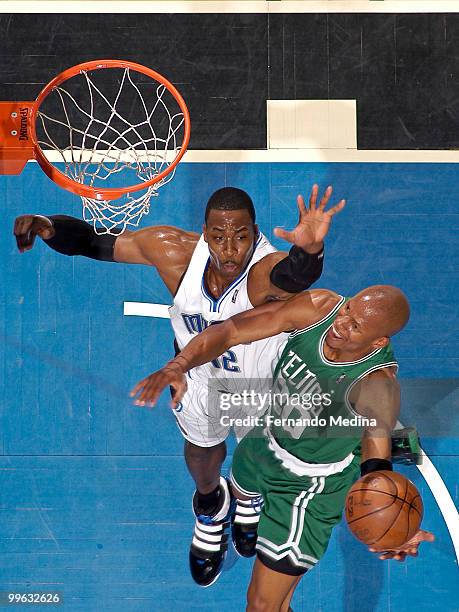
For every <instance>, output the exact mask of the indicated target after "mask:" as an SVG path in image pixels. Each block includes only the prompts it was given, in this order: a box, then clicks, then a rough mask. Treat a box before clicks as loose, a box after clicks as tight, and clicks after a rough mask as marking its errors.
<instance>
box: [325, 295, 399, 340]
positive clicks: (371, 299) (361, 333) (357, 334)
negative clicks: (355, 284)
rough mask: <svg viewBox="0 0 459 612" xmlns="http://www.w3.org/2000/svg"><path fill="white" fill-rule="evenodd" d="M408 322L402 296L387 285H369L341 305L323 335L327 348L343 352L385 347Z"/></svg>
mask: <svg viewBox="0 0 459 612" xmlns="http://www.w3.org/2000/svg"><path fill="white" fill-rule="evenodd" d="M409 318H410V306H409V304H408V300H407V298H406V296H405V294H404V293H403V292H402V291H400V289H397V287H392V286H391V285H373V286H372V287H367V288H366V289H363V290H362V291H359V293H357V294H356V295H354V297H352V298H351V299H350V300H348V301H347V302H345V304H343V306H341V308H340V309H339V311H338V314H337V316H336V318H335V321H334V323H333V325H332V327H331V328H330V330H329V331H328V333H327V336H326V342H327V344H328V346H329V347H330V348H333V349H345V350H346V351H356V352H358V351H362V350H365V349H369V350H371V349H378V348H382V347H383V346H386V345H387V344H388V342H389V339H390V338H391V337H392V336H394V335H395V334H397V333H398V332H399V331H400V330H401V329H403V327H405V325H406V324H407V322H408V319H409Z"/></svg>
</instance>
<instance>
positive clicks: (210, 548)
mask: <svg viewBox="0 0 459 612" xmlns="http://www.w3.org/2000/svg"><path fill="white" fill-rule="evenodd" d="M197 499H198V496H197V492H195V494H194V495H193V512H194V514H195V516H196V522H195V526H194V533H193V541H192V543H191V546H190V571H191V575H192V577H193V580H194V581H195V582H196V583H197V584H199V585H200V586H202V587H208V586H210V585H211V584H213V583H214V582H215V581H216V580H217V579H218V577H219V576H220V574H221V573H222V569H223V563H224V562H225V558H226V554H227V551H228V532H229V524H230V518H231V512H232V510H233V507H234V503H232V497H231V493H230V491H229V487H228V483H227V482H226V480H225V478H223V477H222V476H220V496H219V499H218V506H217V508H216V509H215V510H214V511H213V512H212V513H211V514H210V515H208V514H203V513H202V510H201V509H200V508H199V507H198V503H197Z"/></svg>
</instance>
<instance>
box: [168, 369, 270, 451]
mask: <svg viewBox="0 0 459 612" xmlns="http://www.w3.org/2000/svg"><path fill="white" fill-rule="evenodd" d="M186 382H187V385H188V390H187V392H186V393H185V395H184V397H183V400H182V401H181V403H180V404H179V405H178V406H177V408H176V409H175V410H174V411H173V412H174V414H175V418H176V419H177V424H178V426H179V429H180V431H181V432H182V435H183V437H184V438H185V439H186V440H188V442H191V443H192V444H195V445H196V446H204V447H210V446H216V445H217V444H220V443H221V442H224V440H226V438H227V437H228V435H229V433H230V431H231V429H233V431H234V434H235V436H236V438H237V440H238V442H239V441H240V440H241V439H242V438H243V437H244V436H245V435H246V434H247V433H248V432H249V431H250V430H251V429H252V428H253V427H254V426H255V425H259V424H261V420H260V421H259V419H261V416H262V414H263V413H262V412H261V411H260V410H259V408H258V407H257V406H254V405H251V406H244V407H240V408H238V409H236V410H235V409H234V407H231V409H227V410H225V409H222V405H223V406H224V404H222V403H221V402H219V400H218V399H217V397H216V394H215V392H214V393H212V400H211V401H210V402H209V393H208V386H207V384H205V383H203V382H199V381H197V380H194V379H192V378H190V377H189V376H187V379H186ZM229 395H230V394H229V393H225V392H224V391H222V392H221V393H220V398H221V399H224V397H225V396H229ZM219 403H220V405H219Z"/></svg>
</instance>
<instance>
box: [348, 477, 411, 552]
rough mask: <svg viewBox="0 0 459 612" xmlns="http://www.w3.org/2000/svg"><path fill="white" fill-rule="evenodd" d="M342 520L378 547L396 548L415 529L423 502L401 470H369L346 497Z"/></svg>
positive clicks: (366, 541)
mask: <svg viewBox="0 0 459 612" xmlns="http://www.w3.org/2000/svg"><path fill="white" fill-rule="evenodd" d="M345 512H346V521H347V524H348V525H349V529H350V530H351V531H352V533H353V534H354V536H355V537H356V538H357V539H358V540H360V541H361V542H363V543H364V544H366V545H367V546H371V547H372V548H374V549H376V550H378V551H384V550H388V549H392V548H398V547H399V546H402V545H403V544H404V543H405V542H407V541H408V540H409V539H410V538H412V537H413V536H414V534H415V533H416V532H417V531H418V529H419V526H420V524H421V521H422V515H423V505H422V500H421V496H420V494H419V491H418V490H417V488H416V487H415V486H414V484H413V483H412V482H411V481H410V480H408V478H405V476H403V475H402V474H398V473H397V472H390V471H380V472H371V473H370V474H367V475H365V476H363V478H360V479H359V480H358V481H357V482H356V483H354V485H353V486H352V487H351V489H350V490H349V493H348V494H347V498H346V510H345Z"/></svg>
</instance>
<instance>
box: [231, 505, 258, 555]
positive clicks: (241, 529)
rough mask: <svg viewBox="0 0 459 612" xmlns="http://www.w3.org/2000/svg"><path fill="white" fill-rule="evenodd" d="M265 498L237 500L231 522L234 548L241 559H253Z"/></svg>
mask: <svg viewBox="0 0 459 612" xmlns="http://www.w3.org/2000/svg"><path fill="white" fill-rule="evenodd" d="M262 508H263V498H262V496H261V495H259V496H258V497H253V498H252V499H247V500H243V499H237V500H236V509H235V512H234V515H233V518H232V521H231V535H232V538H233V546H234V548H235V549H236V552H237V553H238V555H240V556H241V557H253V556H254V555H255V546H256V543H257V529H258V522H259V520H260V513H261V509H262Z"/></svg>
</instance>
